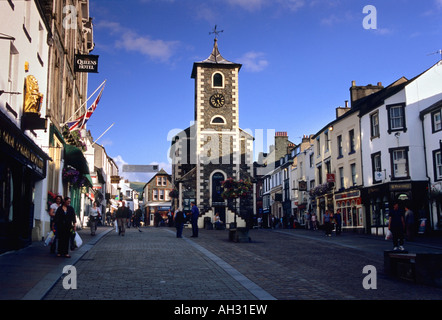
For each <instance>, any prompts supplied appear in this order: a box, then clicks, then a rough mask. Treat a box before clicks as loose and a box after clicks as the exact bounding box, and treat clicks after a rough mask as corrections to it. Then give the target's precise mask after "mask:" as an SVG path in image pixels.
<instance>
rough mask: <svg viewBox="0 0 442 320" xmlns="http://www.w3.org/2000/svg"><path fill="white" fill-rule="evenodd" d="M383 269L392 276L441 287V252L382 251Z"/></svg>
mask: <svg viewBox="0 0 442 320" xmlns="http://www.w3.org/2000/svg"><path fill="white" fill-rule="evenodd" d="M384 270H385V273H386V274H388V275H390V276H392V277H396V278H399V279H402V280H406V281H410V282H413V283H416V284H423V285H429V286H435V287H440V288H442V253H408V252H407V251H401V252H398V251H384Z"/></svg>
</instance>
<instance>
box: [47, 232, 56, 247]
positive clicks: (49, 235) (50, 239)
mask: <svg viewBox="0 0 442 320" xmlns="http://www.w3.org/2000/svg"><path fill="white" fill-rule="evenodd" d="M54 238H55V234H54V231H50V232H48V235H47V237H46V240H45V246H49V245H51V244H52V241H54Z"/></svg>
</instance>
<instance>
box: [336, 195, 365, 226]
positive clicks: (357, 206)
mask: <svg viewBox="0 0 442 320" xmlns="http://www.w3.org/2000/svg"><path fill="white" fill-rule="evenodd" d="M335 203H336V206H335V211H334V212H336V211H337V210H341V217H342V230H353V231H356V232H363V231H364V217H363V210H362V200H361V191H360V190H349V191H346V192H341V193H336V194H335Z"/></svg>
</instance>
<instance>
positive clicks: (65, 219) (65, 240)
mask: <svg viewBox="0 0 442 320" xmlns="http://www.w3.org/2000/svg"><path fill="white" fill-rule="evenodd" d="M54 223H55V229H56V230H57V238H58V254H57V257H61V256H64V257H66V258H70V257H71V256H70V255H69V240H70V237H71V233H72V230H73V231H74V232H75V231H76V226H75V224H76V223H77V218H76V216H75V211H74V208H72V207H71V198H69V197H66V198H65V199H64V202H63V204H62V205H61V206H60V207H58V209H57V211H56V212H55V217H54Z"/></svg>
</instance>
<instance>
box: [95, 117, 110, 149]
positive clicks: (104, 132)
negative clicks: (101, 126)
mask: <svg viewBox="0 0 442 320" xmlns="http://www.w3.org/2000/svg"><path fill="white" fill-rule="evenodd" d="M114 124H115V122H114V123H112V124H111V125H110V127H109V128H107V129H106V131H104V132H103V133H102V134H101V136H99V137H98V138H97V139H96V140H95V141H94V142H93V143H92V144H91V146H93V145H94V144H95V142H97V141H98V139H100V138H101V137H102V136H104V134H105V133H106V132H107V131H108V130H109V129H110V128H112V126H113V125H114Z"/></svg>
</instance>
